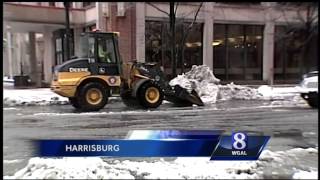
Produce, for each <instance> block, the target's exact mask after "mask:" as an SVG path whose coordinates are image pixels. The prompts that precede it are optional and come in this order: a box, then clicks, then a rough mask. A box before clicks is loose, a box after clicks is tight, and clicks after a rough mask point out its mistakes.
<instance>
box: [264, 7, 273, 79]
mask: <svg viewBox="0 0 320 180" xmlns="http://www.w3.org/2000/svg"><path fill="white" fill-rule="evenodd" d="M264 6H266V12H265V15H266V21H265V28H264V32H263V68H262V78H263V80H265V81H268V83H270V84H271V85H272V84H273V74H274V66H273V64H274V63H273V58H274V57H273V56H274V26H275V23H274V18H273V17H272V15H273V14H274V13H273V9H272V6H273V4H272V3H265V4H264Z"/></svg>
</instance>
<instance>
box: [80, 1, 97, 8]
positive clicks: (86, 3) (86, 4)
mask: <svg viewBox="0 0 320 180" xmlns="http://www.w3.org/2000/svg"><path fill="white" fill-rule="evenodd" d="M94 5H95V2H83V4H82V7H84V8H86V7H92V6H94Z"/></svg>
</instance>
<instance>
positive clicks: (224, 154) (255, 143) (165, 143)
mask: <svg viewBox="0 0 320 180" xmlns="http://www.w3.org/2000/svg"><path fill="white" fill-rule="evenodd" d="M222 132H223V131H219V130H217V131H208V130H205V131H202V130H196V131H195V130H193V131H189V130H187V131H186V130H135V131H131V132H129V133H128V136H127V139H111V140H38V141H36V142H35V143H36V146H37V147H38V148H37V150H38V151H37V153H36V155H37V156H41V157H79V156H82V157H85V156H107V157H210V156H211V160H257V159H258V158H259V155H260V153H261V151H262V150H263V148H264V147H265V146H266V144H267V142H268V140H269V138H270V137H268V136H254V137H253V136H247V135H246V134H245V133H240V132H239V133H237V134H236V135H234V134H233V135H232V136H223V135H221V134H222Z"/></svg>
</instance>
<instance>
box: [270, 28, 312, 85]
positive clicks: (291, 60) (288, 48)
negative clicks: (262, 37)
mask: <svg viewBox="0 0 320 180" xmlns="http://www.w3.org/2000/svg"><path fill="white" fill-rule="evenodd" d="M316 32H317V31H316ZM309 36H310V37H309ZM274 43H275V49H274V72H275V73H274V79H275V80H299V79H300V78H301V75H302V74H304V73H306V72H309V71H313V70H317V60H318V45H317V43H318V34H316V33H315V34H312V35H308V36H307V38H306V39H305V38H303V36H302V35H301V34H299V33H298V32H295V33H294V32H289V28H288V27H286V26H276V27H275V42H274ZM307 46H309V47H308V48H307V49H305V48H306V47H307ZM304 50H305V52H304Z"/></svg>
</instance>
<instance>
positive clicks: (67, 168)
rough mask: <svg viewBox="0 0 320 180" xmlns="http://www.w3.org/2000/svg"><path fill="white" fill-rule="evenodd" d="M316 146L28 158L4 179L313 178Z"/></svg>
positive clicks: (316, 171) (316, 155)
mask: <svg viewBox="0 0 320 180" xmlns="http://www.w3.org/2000/svg"><path fill="white" fill-rule="evenodd" d="M305 157H309V158H310V159H312V160H315V159H316V158H317V157H318V149H315V148H308V149H301V148H295V149H291V150H287V151H277V152H272V151H270V150H264V151H263V152H262V154H261V156H260V159H259V160H258V161H210V160H209V157H201V158H185V157H184V158H177V159H175V160H171V161H165V160H164V159H163V158H160V159H159V160H149V161H145V160H141V159H140V161H139V160H137V161H133V160H121V159H120V160H114V159H106V160H103V159H101V158H96V157H90V158H89V157H88V158H79V157H72V158H71V157H69V158H56V159H53V158H51V159H46V158H38V157H35V158H31V159H30V160H29V163H28V165H27V166H26V167H25V168H23V169H21V170H20V171H18V172H16V173H15V174H14V175H13V176H5V177H4V178H6V179H21V178H22V179H25V178H31V179H35V178H37V179H53V178H61V179H62V178H64V179H71V178H76V179H134V178H136V179H142V178H144V179H166V178H170V179H171V178H174V179H200V178H201V179H257V178H259V179H261V178H268V179H269V178H280V179H292V178H294V179H300V178H308V179H317V173H318V169H317V167H310V166H307V165H303V162H305V161H306V160H305V159H306V158H305Z"/></svg>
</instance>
